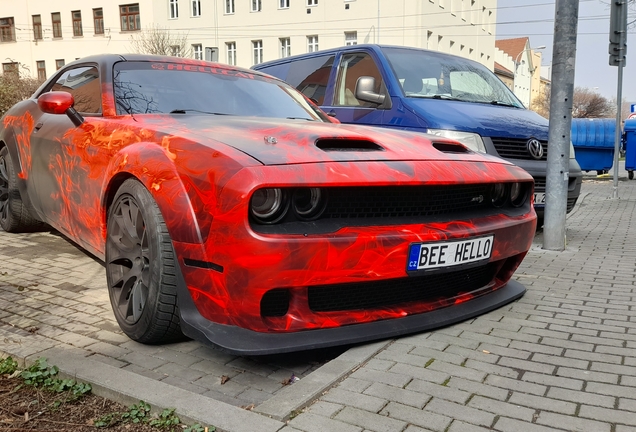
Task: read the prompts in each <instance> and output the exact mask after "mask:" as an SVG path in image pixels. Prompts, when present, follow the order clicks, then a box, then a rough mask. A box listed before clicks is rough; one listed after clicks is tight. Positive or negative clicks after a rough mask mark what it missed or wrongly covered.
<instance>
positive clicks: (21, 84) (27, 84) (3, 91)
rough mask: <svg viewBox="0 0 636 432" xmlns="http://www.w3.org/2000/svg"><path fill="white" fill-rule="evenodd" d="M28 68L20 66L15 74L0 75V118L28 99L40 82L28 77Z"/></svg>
mask: <svg viewBox="0 0 636 432" xmlns="http://www.w3.org/2000/svg"><path fill="white" fill-rule="evenodd" d="M29 75H30V74H29V70H28V68H26V67H24V66H23V65H20V67H16V69H15V72H11V73H6V72H5V73H3V74H1V75H0V117H2V116H3V115H4V113H5V112H7V111H8V110H9V108H11V107H12V106H13V105H15V104H16V103H18V102H20V101H22V100H24V99H28V98H29V97H31V95H32V94H33V93H35V91H36V90H37V89H38V87H40V84H42V81H40V80H37V79H35V78H31V77H30V76H29Z"/></svg>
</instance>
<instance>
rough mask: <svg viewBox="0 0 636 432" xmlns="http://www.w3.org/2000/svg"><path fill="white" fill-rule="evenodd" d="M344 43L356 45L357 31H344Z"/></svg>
mask: <svg viewBox="0 0 636 432" xmlns="http://www.w3.org/2000/svg"><path fill="white" fill-rule="evenodd" d="M345 45H346V46H349V45H358V32H357V31H353V32H345Z"/></svg>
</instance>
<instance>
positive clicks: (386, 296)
mask: <svg viewBox="0 0 636 432" xmlns="http://www.w3.org/2000/svg"><path fill="white" fill-rule="evenodd" d="M495 271H496V264H494V263H491V264H487V265H483V266H480V267H475V268H472V269H463V270H457V271H454V272H448V273H442V274H431V275H424V276H417V277H406V278H400V279H389V280H383V281H376V282H357V283H351V284H339V285H323V286H314V287H309V288H308V295H309V308H310V309H311V310H312V311H314V312H334V311H345V310H363V309H377V308H384V307H390V306H395V305H398V304H402V303H409V302H425V301H435V300H441V299H448V298H453V297H455V296H457V295H458V294H461V293H469V292H472V291H475V290H477V289H480V288H483V287H485V286H486V285H488V284H489V283H490V282H491V281H492V280H493V278H494V277H495Z"/></svg>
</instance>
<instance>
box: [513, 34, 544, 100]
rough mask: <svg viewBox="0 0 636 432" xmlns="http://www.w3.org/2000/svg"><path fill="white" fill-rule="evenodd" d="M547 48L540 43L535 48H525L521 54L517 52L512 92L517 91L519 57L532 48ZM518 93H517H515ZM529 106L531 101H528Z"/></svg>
mask: <svg viewBox="0 0 636 432" xmlns="http://www.w3.org/2000/svg"><path fill="white" fill-rule="evenodd" d="M542 49H545V45H539V46H538V47H535V48H524V49H523V50H521V52H519V54H517V57H515V64H514V67H515V70H514V72H513V74H512V92H513V93H515V86H516V85H517V71H518V70H519V59H520V58H521V54H523V53H524V52H526V51H532V50H537V51H538V50H542ZM515 94H516V93H515ZM528 106H530V101H528Z"/></svg>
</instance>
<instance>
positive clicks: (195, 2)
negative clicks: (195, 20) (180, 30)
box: [190, 0, 201, 17]
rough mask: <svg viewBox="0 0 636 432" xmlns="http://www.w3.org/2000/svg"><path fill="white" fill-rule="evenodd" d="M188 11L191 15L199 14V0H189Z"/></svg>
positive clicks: (197, 15)
mask: <svg viewBox="0 0 636 432" xmlns="http://www.w3.org/2000/svg"><path fill="white" fill-rule="evenodd" d="M190 12H191V13H192V16H193V17H200V16H201V0H192V1H191V2H190Z"/></svg>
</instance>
